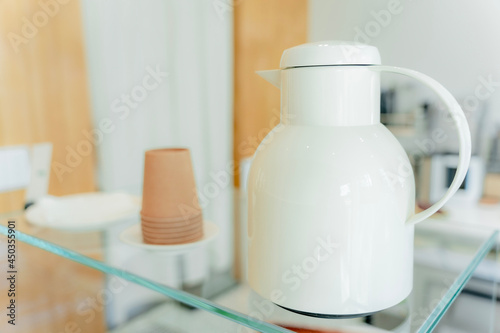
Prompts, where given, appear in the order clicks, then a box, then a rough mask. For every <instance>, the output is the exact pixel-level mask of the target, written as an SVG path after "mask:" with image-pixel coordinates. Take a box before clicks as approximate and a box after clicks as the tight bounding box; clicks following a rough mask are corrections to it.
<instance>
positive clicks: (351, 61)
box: [280, 40, 380, 69]
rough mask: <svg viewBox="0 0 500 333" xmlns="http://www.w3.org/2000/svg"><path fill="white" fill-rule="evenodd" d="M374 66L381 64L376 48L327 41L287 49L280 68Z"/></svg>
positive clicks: (347, 42)
mask: <svg viewBox="0 0 500 333" xmlns="http://www.w3.org/2000/svg"><path fill="white" fill-rule="evenodd" d="M373 64H380V53H379V52H378V49H377V48H376V47H374V46H371V45H365V44H361V43H358V44H354V43H353V42H349V41H339V40H336V41H335V40H326V41H320V42H314V43H306V44H302V45H297V46H295V47H291V48H289V49H286V50H285V51H284V52H283V55H282V56H281V62H280V68H282V69H285V68H291V67H299V66H330V65H373Z"/></svg>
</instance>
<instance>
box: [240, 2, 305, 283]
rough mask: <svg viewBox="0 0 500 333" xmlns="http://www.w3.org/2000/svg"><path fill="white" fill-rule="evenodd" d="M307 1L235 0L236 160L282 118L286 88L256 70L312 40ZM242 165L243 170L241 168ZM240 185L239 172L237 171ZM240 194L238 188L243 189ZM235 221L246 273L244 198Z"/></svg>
mask: <svg viewBox="0 0 500 333" xmlns="http://www.w3.org/2000/svg"><path fill="white" fill-rule="evenodd" d="M307 3H308V1H307V0H293V1H289V0H288V1H287V0H235V1H234V6H233V8H234V160H235V163H236V165H237V166H238V167H239V161H240V160H241V159H242V158H245V157H250V156H252V155H253V153H254V152H255V149H256V148H257V147H258V145H259V143H260V141H262V139H263V138H264V137H265V135H267V133H268V132H269V131H270V130H271V129H272V128H273V127H274V126H275V125H276V124H277V123H278V122H279V116H280V115H279V111H280V91H279V90H278V89H277V88H276V87H274V86H272V85H271V84H270V83H268V82H266V81H264V80H263V79H262V78H261V77H260V76H258V75H257V74H255V71H257V70H265V69H277V68H279V62H280V59H281V54H282V53H283V50H285V49H287V48H289V47H292V46H295V45H299V44H303V43H306V42H307ZM236 170H238V169H236ZM234 181H235V184H236V186H239V173H238V172H237V173H236V175H235V180H234ZM237 193H238V192H237ZM235 202H236V208H237V209H236V214H235V220H236V223H235V225H234V242H235V246H234V249H235V256H234V258H235V262H234V274H235V276H236V278H238V279H239V278H241V277H242V276H241V275H242V271H241V262H240V258H241V256H242V253H241V244H240V239H242V237H244V236H243V235H244V234H245V233H246V230H241V224H242V223H241V221H240V217H241V216H240V211H239V210H238V208H239V204H240V201H239V199H237V200H236V201H235Z"/></svg>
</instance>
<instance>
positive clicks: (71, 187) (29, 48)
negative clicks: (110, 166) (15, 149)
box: [0, 0, 95, 211]
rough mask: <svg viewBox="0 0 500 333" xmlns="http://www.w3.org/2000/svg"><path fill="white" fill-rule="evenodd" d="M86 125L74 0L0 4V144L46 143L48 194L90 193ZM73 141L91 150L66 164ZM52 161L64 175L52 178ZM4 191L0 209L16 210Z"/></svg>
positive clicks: (83, 74)
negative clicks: (49, 161) (50, 148)
mask: <svg viewBox="0 0 500 333" xmlns="http://www.w3.org/2000/svg"><path fill="white" fill-rule="evenodd" d="M40 3H56V4H57V6H52V7H51V8H49V9H44V8H42V6H41V4H40ZM44 18H46V19H44ZM30 25H32V30H29V26H30ZM33 27H34V29H33ZM90 128H91V119H90V107H89V96H88V88H87V78H86V68H85V61H84V49H83V36H82V24H81V15H80V3H79V1H77V0H72V1H66V0H65V1H62V0H61V1H42V2H39V1H37V0H23V1H18V0H3V1H1V2H0V146H8V145H17V144H31V143H37V142H47V141H49V142H52V143H53V145H54V147H53V157H52V162H53V164H52V170H51V175H50V185H49V193H50V194H53V195H64V194H71V193H78V192H88V191H93V190H95V181H94V156H95V154H94V150H95V149H94V147H93V145H91V144H90V145H89V144H85V143H83V142H84V141H87V142H88V139H86V138H85V136H84V135H83V131H88V130H89V129H90ZM78 145H80V148H88V147H89V146H90V147H91V151H90V153H88V154H87V152H85V154H87V156H84V155H82V156H81V162H80V163H77V164H73V165H72V166H68V165H67V162H66V156H67V147H68V148H70V149H73V150H77V149H78ZM82 151H83V150H82ZM54 162H58V163H61V165H66V166H68V169H65V170H66V171H67V172H66V173H64V174H63V175H62V176H60V177H57V175H56V173H55V172H54V166H55V164H54ZM6 196H8V194H3V195H2V197H1V198H0V200H1V199H3V200H1V202H0V211H7V210H13V209H18V208H20V207H21V205H22V202H21V203H20V202H18V199H16V198H17V197H19V196H16V195H14V196H13V197H10V199H12V198H14V199H12V200H7V199H6V198H7V197H6ZM2 206H3V207H2Z"/></svg>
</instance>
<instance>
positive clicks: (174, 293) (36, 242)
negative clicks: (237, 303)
mask: <svg viewBox="0 0 500 333" xmlns="http://www.w3.org/2000/svg"><path fill="white" fill-rule="evenodd" d="M8 232H9V229H8V228H7V227H5V226H2V225H0V234H3V235H5V236H7V235H8ZM15 236H16V239H17V240H19V241H21V242H24V243H27V244H29V245H32V246H35V247H38V248H40V249H42V250H44V251H47V252H51V253H54V254H56V255H58V256H61V257H63V258H66V259H69V260H72V261H75V262H77V263H81V264H84V265H86V266H88V267H91V268H93V269H96V270H98V271H101V272H103V273H107V274H112V275H115V276H118V277H120V278H122V279H125V280H128V281H130V282H133V283H136V284H138V285H141V286H143V287H146V288H148V289H151V290H154V291H157V292H159V293H161V294H163V295H165V296H168V297H170V298H173V299H175V300H177V301H179V302H182V303H184V304H187V305H190V306H192V307H195V308H198V309H202V310H205V311H208V312H210V313H212V314H215V315H218V316H220V317H223V318H225V319H228V320H231V321H233V322H235V323H238V324H240V325H244V326H246V327H249V328H251V329H254V330H257V331H259V332H266V333H275V332H276V333H293V332H292V331H290V330H287V329H285V328H282V327H279V326H276V325H273V324H269V323H266V322H263V321H256V320H254V319H251V318H250V317H249V316H247V315H244V314H242V313H239V312H237V311H234V310H231V309H229V308H226V307H224V306H221V305H217V304H215V303H212V302H210V301H208V300H205V299H203V298H200V297H198V296H195V295H192V294H189V293H187V292H184V291H181V290H177V289H173V288H170V287H167V286H165V285H162V284H160V283H157V282H153V281H151V280H148V279H145V278H142V277H140V276H138V275H135V274H131V273H128V272H126V271H124V270H121V269H117V268H113V267H110V266H107V265H106V264H103V263H101V262H100V261H98V260H95V259H91V258H89V257H86V256H84V255H81V254H79V253H77V252H75V251H72V250H69V249H65V248H63V247H61V246H58V245H56V244H53V243H51V242H47V241H44V240H41V239H38V238H36V237H33V236H30V235H27V234H24V233H22V232H20V231H16V232H15Z"/></svg>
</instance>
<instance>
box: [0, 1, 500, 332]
mask: <svg viewBox="0 0 500 333" xmlns="http://www.w3.org/2000/svg"><path fill="white" fill-rule="evenodd" d="M499 17H500V4H499V2H498V1H493V0H480V1H466V0H453V1H452V0H441V1H432V0H418V1H411V0H389V1H382V0H376V1H370V2H367V1H361V0H350V1H341V0H308V1H307V0H292V1H290V0H289V1H285V0H267V1H264V0H234V1H232V0H190V1H180V0H147V1H132V0H107V1H99V0H21V1H20V0H1V1H0V36H1V38H0V213H2V216H3V217H5V218H7V217H11V216H17V215H22V211H23V209H24V207H25V205H26V204H30V203H36V202H37V201H38V200H40V199H41V198H44V197H46V196H47V195H50V196H66V195H73V194H79V193H86V192H120V193H126V194H128V195H130V196H135V197H139V198H140V196H141V191H142V180H143V163H144V153H145V151H146V150H148V149H154V148H161V147H187V148H189V149H190V151H191V157H192V161H193V166H194V172H195V178H196V183H197V192H198V196H199V198H200V204H201V206H202V208H203V214H204V216H205V218H207V219H209V220H210V221H213V222H214V223H216V224H217V225H218V226H219V228H220V236H219V238H218V239H217V241H216V242H215V243H213V244H212V245H211V246H210V249H209V251H202V252H203V253H194V254H192V255H187V256H185V258H183V259H182V260H183V262H184V264H183V267H184V268H179V267H180V266H179V265H178V263H170V264H169V263H168V260H170V259H165V261H163V262H162V265H167V266H168V265H171V266H169V267H171V268H172V270H176V269H183V270H185V272H184V280H183V283H184V285H185V286H187V287H186V288H187V290H189V287H190V286H196V285H197V284H198V283H199V281H201V280H203V279H204V278H205V275H206V274H226V273H227V274H231V275H233V276H235V277H236V278H237V279H244V278H245V260H244V258H245V237H246V236H245V220H246V206H245V202H246V196H245V179H246V173H247V171H248V168H249V165H250V162H251V157H252V155H253V153H254V152H255V150H256V148H257V147H258V145H259V143H260V141H261V140H262V139H263V138H264V137H265V136H266V134H267V133H268V132H269V131H270V130H271V129H272V128H273V127H274V126H276V125H277V124H278V123H279V110H280V99H279V98H280V97H279V96H280V95H279V90H278V89H276V88H275V87H273V86H271V85H270V84H267V83H266V82H265V81H263V80H262V79H261V78H259V77H258V76H257V75H255V71H256V70H263V69H275V68H278V66H279V61H280V57H281V54H282V52H283V50H284V49H286V48H289V47H292V46H295V45H298V44H302V43H306V42H308V41H321V40H332V39H333V40H347V41H357V42H361V43H367V44H371V45H375V46H377V47H378V48H379V50H380V53H381V56H382V62H383V64H386V65H394V66H401V67H406V68H411V69H415V70H417V71H420V72H422V73H425V74H427V75H429V76H431V77H433V78H435V79H436V80H437V81H439V82H441V83H442V84H443V85H444V86H445V87H447V88H448V89H449V90H450V91H451V92H452V93H453V94H454V95H455V97H456V98H457V100H458V101H459V102H460V104H461V105H462V107H463V109H464V111H465V112H466V115H467V118H468V120H469V125H470V127H471V131H472V140H473V159H472V163H471V168H470V170H469V174H468V176H467V179H466V181H465V182H464V185H463V186H462V189H461V190H460V193H458V194H457V196H456V197H455V198H454V202H452V203H450V205H448V206H447V208H446V209H445V210H444V211H443V212H442V213H443V214H448V216H461V217H462V218H463V219H465V218H466V217H467V216H469V217H470V219H472V220H474V219H476V220H477V216H483V215H481V214H483V213H482V212H483V210H485V209H486V210H488V212H489V213H488V214H489V215H488V216H489V217H488V218H487V219H483V218H481V222H482V223H484V224H485V225H488V226H494V227H498V226H500V208H499V204H498V202H499V199H500V111H499V109H500V91H499V90H500V45H499V43H498V42H497V41H498V37H499V32H500V21H499V20H498V18H499ZM382 83H383V84H382V88H383V89H382V95H381V112H382V120H383V122H384V123H385V124H386V125H387V126H388V127H389V129H390V130H391V131H392V132H393V133H394V134H395V135H396V136H397V137H398V139H399V140H400V141H401V142H402V144H403V145H404V147H405V149H406V151H407V152H408V154H409V156H410V158H411V161H412V163H413V167H414V170H415V174H416V178H417V179H416V180H417V188H418V199H419V200H418V201H419V205H420V207H421V208H423V207H426V205H428V204H429V203H432V202H433V201H435V200H437V198H439V197H440V196H441V195H442V194H443V193H444V191H445V190H446V188H447V186H448V185H449V183H450V181H451V179H452V178H453V172H454V169H453V168H454V167H455V164H456V158H457V152H458V143H457V140H456V138H455V134H454V129H453V127H452V125H451V124H450V122H449V119H448V118H447V117H446V116H445V114H446V111H445V110H443V109H442V107H441V105H440V104H439V102H438V101H437V98H436V96H435V95H434V94H433V93H432V92H430V91H429V90H427V89H426V88H424V87H421V86H420V85H419V84H417V83H416V82H414V81H412V80H409V79H405V78H402V77H399V76H396V75H390V74H386V75H384V77H383V82H382ZM436 130H437V131H438V132H436ZM439 131H443V132H439ZM435 136H439V137H441V138H442V137H444V138H445V139H443V140H433V139H432V138H433V137H435ZM485 207H486V208H485ZM464 212H465V213H464ZM492 212H493V213H492ZM465 222H467V221H465ZM2 223H4V218H2ZM127 223H128V224H130V223H132V222H130V221H129V222H127ZM127 223H125V224H127ZM23 228H24V229H21V231H23V230H31V232H33V233H35V234H36V230H38V229H36V227H35V226H32V225H30V224H26V225H24V226H23ZM30 228H31V229H30ZM120 228H121V229H120ZM122 229H123V228H122V227H120V226H118V227H114V228H109V229H108V230H107V231H106V232H105V234H104V236H103V234H102V233H101V232H100V231H96V232H87V233H86V235H85V242H86V243H87V244H86V245H85V246H87V245H88V243H91V242H93V244H95V247H94V250H93V251H92V252H89V253H87V254H88V255H91V256H94V257H96V258H102V257H103V256H108V259H109V260H111V261H114V262H115V263H117V265H121V266H122V267H126V268H128V269H130V270H133V269H134V268H133V266H134V265H136V264H134V262H136V261H137V257H134V255H136V254H134V253H135V252H133V251H131V250H130V249H126V248H124V247H123V248H122V247H120V244H119V241H118V240H117V234H118V233H119V232H120V230H122ZM40 232H46V231H40ZM47 238H48V239H53V240H58V241H59V242H66V245H68V246H78V244H79V243H78V242H79V241H76V236H74V235H73V234H71V233H67V232H63V231H53V232H52V234H51V235H50V237H49V236H47ZM82 246H83V245H82ZM122 246H123V245H122ZM106 247H109V248H112V249H113V250H110V251H107V250H106ZM25 251H26V252H23V253H25V254H24V255H23V257H22V258H23V260H25V261H26V262H28V261H29V262H30V263H31V264H33V265H38V266H39V267H41V269H42V268H43V269H45V270H46V271H47V272H52V273H51V274H48V275H46V276H44V277H43V279H42V280H41V281H40V279H39V278H38V277H36V276H28V275H26V276H24V277H23V280H22V281H21V282H20V283H22V286H21V288H24V289H23V290H24V293H23V294H22V295H21V296H20V297H23V298H25V301H24V304H28V303H29V304H31V305H30V306H27V305H25V307H24V308H21V310H20V311H22V314H23V316H24V317H25V318H27V317H28V316H30V315H31V316H33V315H37V318H38V319H37V321H36V325H35V324H33V325H34V326H29V324H28V322H26V323H25V324H24V325H28V326H26V332H30V331H37V332H44V331H48V330H49V329H50V330H52V331H54V332H55V331H58V332H59V331H62V329H60V325H63V323H65V322H66V321H67V318H68V316H70V315H71V314H67V313H65V312H64V311H63V310H62V309H61V304H65V302H73V301H75V300H74V297H75V296H74V295H69V296H68V295H67V294H64V293H55V292H54V293H51V294H50V295H47V293H45V292H44V290H47V289H52V288H53V287H54V286H58V285H60V284H61V283H63V281H65V279H66V274H67V273H68V272H71V274H73V275H74V276H76V277H78V276H80V275H81V276H85V278H86V279H88V278H89V276H91V278H92V279H93V280H94V281H95V286H96V288H98V286H99V285H100V283H104V282H102V281H103V277H102V276H101V275H100V274H98V273H96V272H90V271H89V270H88V269H86V268H83V267H79V266H78V265H76V264H72V263H69V262H66V261H64V260H63V259H57V258H54V260H46V261H43V260H42V259H40V258H42V257H43V254H42V253H41V252H36V251H34V250H30V248H28V247H26V249H25ZM29 251H32V253H31V254H29ZM37 256H39V257H37ZM134 258H135V259H134ZM1 260H4V258H1ZM64 265H69V266H64ZM143 265H144V264H143ZM64 267H66V268H64ZM141 267H142V268H141ZM141 267H139V268H137V269H145V268H144V267H143V266H141ZM186 267H187V268H186ZM189 267H194V268H192V269H189ZM200 267H201V268H200ZM61 270H64V272H66V273H65V274H62V273H61V274H57V273H56V272H58V271H61ZM35 280H38V281H39V282H40V283H34V281H35ZM2 288H7V285H6V284H4V282H1V283H0V289H2ZM1 294H2V295H3V294H4V292H3V291H1ZM123 297H124V298H123V299H122V300H121V301H120V302H117V304H116V306H115V308H114V310H113V311H114V312H113V313H114V315H113V316H112V318H111V319H110V318H109V317H108V318H107V319H106V320H108V321H111V322H113V323H115V324H119V323H120V322H122V321H123V320H125V319H126V318H129V317H131V316H133V313H134V310H130V304H137V299H134V297H135V296H134V293H133V292H131V293H130V295H129V296H126V297H125V296H123ZM151 297H153V296H151ZM153 298H154V297H153ZM28 300H29V302H28ZM149 301H150V300H148V301H144V300H143V297H142V296H141V302H143V303H144V304H146V305H147V304H149V303H148V302H149ZM134 302H135V303H134ZM118 303H119V304H118ZM141 304H142V303H141ZM146 305H144V306H146ZM42 314H43V315H42ZM101 315H102V314H101ZM103 316H104V315H103ZM103 320H104V319H103ZM1 325H3V322H2V323H1V324H0V327H2V326H1ZM58 325H59V326H58ZM93 325H95V327H88V331H93V332H99V331H102V327H101V326H102V325H103V324H102V321H94V322H93ZM100 325H101V326H100ZM34 327H38V330H35V328H34Z"/></svg>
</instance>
